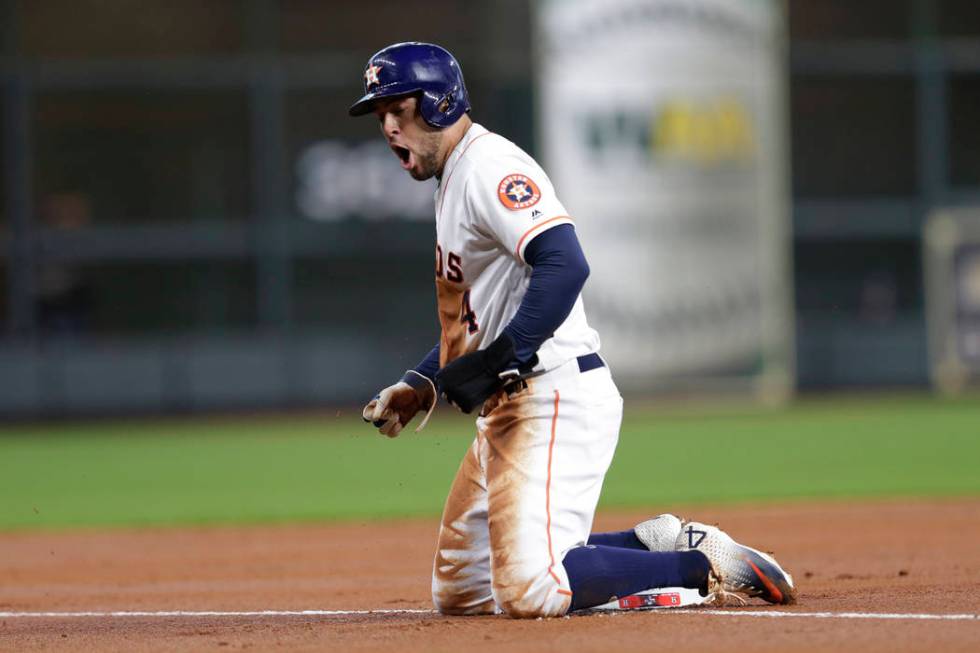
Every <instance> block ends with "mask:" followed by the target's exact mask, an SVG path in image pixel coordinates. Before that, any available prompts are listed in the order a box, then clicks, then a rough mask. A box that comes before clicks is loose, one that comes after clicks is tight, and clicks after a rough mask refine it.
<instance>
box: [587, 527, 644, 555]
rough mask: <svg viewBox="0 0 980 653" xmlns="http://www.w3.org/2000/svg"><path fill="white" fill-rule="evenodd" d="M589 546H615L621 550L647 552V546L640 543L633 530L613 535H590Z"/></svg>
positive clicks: (613, 533) (617, 532)
mask: <svg viewBox="0 0 980 653" xmlns="http://www.w3.org/2000/svg"><path fill="white" fill-rule="evenodd" d="M588 543H589V544H601V545H602V546H615V547H619V548H620V549H639V550H640V551H647V550H648V549H647V545H646V544H644V543H643V542H641V541H640V539H639V538H638V537H637V536H636V533H635V532H633V529H632V528H631V529H629V530H628V531H615V532H612V533H592V534H591V535H589V541H588Z"/></svg>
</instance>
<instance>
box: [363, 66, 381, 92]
mask: <svg viewBox="0 0 980 653" xmlns="http://www.w3.org/2000/svg"><path fill="white" fill-rule="evenodd" d="M380 72H381V66H375V65H374V64H371V65H370V66H368V67H367V70H365V71H364V83H365V84H366V85H367V87H368V88H370V87H371V85H372V84H380V83H381V79H379V78H378V73H380Z"/></svg>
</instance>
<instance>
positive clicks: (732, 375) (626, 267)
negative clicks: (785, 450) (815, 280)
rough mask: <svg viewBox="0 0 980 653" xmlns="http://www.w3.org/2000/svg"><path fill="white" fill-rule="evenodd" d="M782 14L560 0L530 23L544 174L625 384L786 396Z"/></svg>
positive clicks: (716, 6) (626, 0)
mask: <svg viewBox="0 0 980 653" xmlns="http://www.w3.org/2000/svg"><path fill="white" fill-rule="evenodd" d="M781 7H782V5H781V4H779V3H777V2H775V1H765V0H647V1H637V0H552V1H550V2H545V3H542V5H541V6H540V8H539V12H538V16H537V29H538V34H537V38H536V47H537V60H538V61H537V63H538V69H537V81H538V88H539V107H538V109H539V112H538V118H539V120H538V124H539V130H538V131H539V135H540V138H541V146H542V154H543V160H544V164H545V167H546V169H547V170H549V171H550V172H551V174H552V177H553V179H552V180H553V182H554V183H555V186H556V187H557V188H558V190H559V193H560V195H561V197H562V199H563V201H564V203H565V205H566V208H568V210H569V211H570V213H571V214H572V215H573V217H574V218H575V220H576V224H577V229H578V230H579V231H580V233H581V234H582V236H583V240H584V241H585V247H586V253H587V255H588V256H589V259H590V262H591V264H592V276H591V279H590V282H589V286H588V288H587V293H586V303H587V307H588V309H589V316H590V320H591V321H592V322H593V323H594V325H595V326H596V327H597V328H598V330H599V332H600V334H601V335H602V338H603V349H602V351H603V353H604V354H605V355H606V357H607V358H608V360H609V361H610V363H611V365H612V367H613V369H614V370H615V372H616V375H617V379H619V380H620V381H621V383H622V384H623V385H624V386H626V387H627V388H629V389H634V390H646V389H654V388H656V387H660V386H662V385H665V384H666V385H676V384H677V383H679V382H680V380H681V379H686V380H691V381H693V382H694V384H695V385H696V386H698V387H703V386H704V384H705V383H707V382H709V381H712V380H714V381H728V380H732V381H734V382H735V383H738V384H741V383H743V382H745V381H748V382H749V384H750V385H752V386H754V387H758V388H760V389H762V390H765V391H766V392H767V393H768V396H785V394H786V393H787V391H788V390H789V389H790V388H791V385H792V367H793V366H792V354H791V352H792V331H791V324H792V320H791V317H790V316H791V313H790V310H791V309H790V306H791V300H790V296H789V293H790V290H789V289H790V288H791V279H790V272H789V261H788V253H789V233H788V229H789V227H788V218H789V209H788V206H789V177H788V167H787V163H786V160H787V159H786V152H785V149H786V143H785V134H784V129H785V120H786V118H785V110H786V108H785V99H784V92H785V89H784V66H785V45H784V31H785V30H784V16H783V14H782V9H781Z"/></svg>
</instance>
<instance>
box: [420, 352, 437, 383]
mask: <svg viewBox="0 0 980 653" xmlns="http://www.w3.org/2000/svg"><path fill="white" fill-rule="evenodd" d="M414 369H415V371H416V372H418V373H419V374H421V375H422V376H424V377H425V378H427V379H429V380H430V381H431V380H432V379H434V378H436V372H438V371H439V343H436V346H435V347H433V348H432V351H430V352H429V353H428V354H426V355H425V358H423V359H422V362H420V363H419V364H418V365H416V366H415V368H414Z"/></svg>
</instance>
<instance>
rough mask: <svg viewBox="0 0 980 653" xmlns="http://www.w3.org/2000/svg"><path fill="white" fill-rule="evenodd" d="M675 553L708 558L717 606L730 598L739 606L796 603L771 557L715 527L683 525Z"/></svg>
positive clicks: (784, 575)
mask: <svg viewBox="0 0 980 653" xmlns="http://www.w3.org/2000/svg"><path fill="white" fill-rule="evenodd" d="M637 537H639V534H637ZM641 541H642V539H641ZM675 550H676V551H700V552H701V553H703V554H704V555H705V557H706V558H708V562H710V563H711V566H712V568H713V571H714V572H715V574H714V575H716V576H717V580H718V581H720V585H721V587H720V588H711V589H712V591H713V592H714V594H715V602H716V604H718V605H724V604H725V603H727V602H729V601H728V600H727V599H729V598H731V594H735V595H736V597H735V601H736V602H741V603H744V602H745V601H744V599H743V598H742V596H746V597H759V598H761V599H764V600H766V601H768V602H769V603H783V604H788V603H795V602H796V587H795V586H794V585H793V577H792V576H790V575H789V574H788V573H787V572H786V571H784V570H783V568H782V567H780V566H779V563H777V562H776V560H775V559H774V558H773V557H772V556H770V555H768V554H766V553H763V552H761V551H757V550H755V549H753V548H751V547H748V546H745V545H743V544H739V543H738V542H736V541H735V540H733V539H732V538H731V536H730V535H728V533H726V532H725V531H723V530H721V529H720V528H718V527H717V526H708V525H707V524H702V523H700V522H687V523H686V524H684V525H683V529H682V530H681V531H680V533H679V534H678V536H677V540H676V548H675ZM712 580H713V579H712ZM710 584H711V583H709V585H710Z"/></svg>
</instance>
